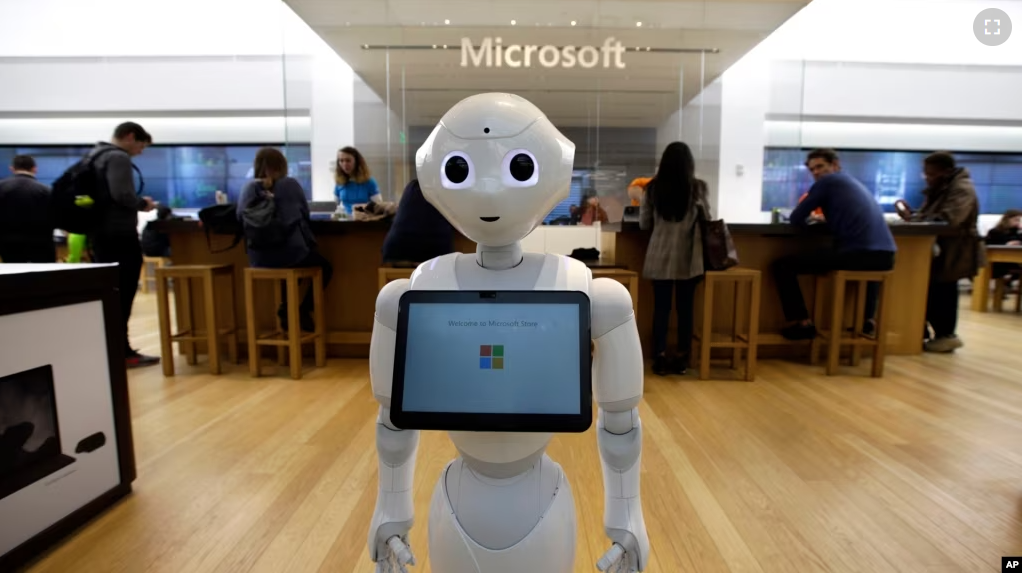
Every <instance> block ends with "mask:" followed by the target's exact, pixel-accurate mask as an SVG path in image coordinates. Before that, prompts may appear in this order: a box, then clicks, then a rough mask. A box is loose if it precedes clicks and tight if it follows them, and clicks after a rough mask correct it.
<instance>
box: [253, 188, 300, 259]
mask: <svg viewBox="0 0 1023 574" xmlns="http://www.w3.org/2000/svg"><path fill="white" fill-rule="evenodd" d="M242 224H243V225H242V227H243V228H244V232H245V245H246V247H248V248H249V249H255V250H257V251H258V250H260V249H274V248H276V247H280V246H281V245H283V244H284V242H285V241H286V240H287V239H288V235H289V234H290V232H291V229H289V227H288V226H287V225H285V224H284V223H283V222H281V220H280V218H278V217H277V204H276V202H274V196H273V194H272V193H270V192H268V191H260V192H259V195H258V196H257V197H256V199H254V200H252V203H250V204H249V205H247V206H246V207H245V209H244V210H243V211H242Z"/></svg>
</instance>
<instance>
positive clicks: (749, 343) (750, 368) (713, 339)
mask: <svg viewBox="0 0 1023 574" xmlns="http://www.w3.org/2000/svg"><path fill="white" fill-rule="evenodd" d="M725 282H729V283H734V285H735V295H734V297H735V298H734V302H733V311H732V313H733V317H732V329H731V333H729V334H717V333H714V331H713V326H714V288H715V287H716V286H717V285H718V284H719V283H725ZM744 284H748V285H749V299H748V303H749V305H748V307H747V308H746V311H747V313H746V314H745V319H746V320H745V323H746V332H745V333H742V332H741V330H740V326H741V323H742V322H743V321H742V319H743V313H741V312H740V302H741V297H740V294H741V293H742V289H741V287H742V285H744ZM759 333H760V271H758V270H756V269H745V268H742V267H733V268H731V269H728V270H727V271H708V272H707V273H706V275H705V276H704V284H703V325H702V328H701V332H700V333H694V334H693V340H695V341H696V342H697V344H698V345H699V348H700V379H703V380H706V379H709V378H710V353H711V350H712V349H714V348H728V349H732V362H731V368H733V369H735V368H738V364H739V361H741V360H742V350H743V349H746V380H747V381H752V380H753V379H754V378H756V375H757V337H758V335H759Z"/></svg>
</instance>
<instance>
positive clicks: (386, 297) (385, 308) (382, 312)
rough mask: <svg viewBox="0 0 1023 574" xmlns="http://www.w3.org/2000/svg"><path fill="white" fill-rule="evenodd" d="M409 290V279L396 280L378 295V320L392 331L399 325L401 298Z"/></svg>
mask: <svg viewBox="0 0 1023 574" xmlns="http://www.w3.org/2000/svg"><path fill="white" fill-rule="evenodd" d="M408 290H409V280H408V279H395V280H394V281H390V282H389V283H387V285H384V288H383V289H381V290H380V292H379V293H377V305H376V317H377V320H378V321H380V322H381V323H383V324H384V325H386V326H388V327H390V328H392V329H394V328H396V327H397V325H398V304H399V301H400V300H401V296H402V295H404V294H405V292H406V291H408Z"/></svg>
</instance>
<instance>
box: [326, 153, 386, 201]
mask: <svg viewBox="0 0 1023 574" xmlns="http://www.w3.org/2000/svg"><path fill="white" fill-rule="evenodd" d="M334 181H335V182H337V185H336V186H335V187H334V197H336V198H337V200H338V202H339V203H341V204H342V205H344V207H345V213H347V214H348V215H349V216H351V215H352V208H353V207H354V206H356V205H358V204H360V203H369V202H370V201H377V200H378V199H380V198H379V195H380V190H378V189H377V182H376V180H375V179H373V178H372V177H370V176H369V166H367V165H366V160H365V159H363V158H362V154H361V153H359V150H357V149H355V148H353V147H344V148H341V150H340V151H338V152H337V163H336V165H335V166H334Z"/></svg>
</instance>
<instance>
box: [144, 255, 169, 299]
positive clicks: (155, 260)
mask: <svg viewBox="0 0 1023 574" xmlns="http://www.w3.org/2000/svg"><path fill="white" fill-rule="evenodd" d="M170 264H171V260H170V258H169V257H149V256H148V255H143V256H142V270H141V271H140V272H139V283H140V284H141V285H140V287H141V288H142V292H143V293H149V281H150V280H153V281H154V282H155V281H156V270H157V269H160V268H161V267H167V266H169V265H170ZM150 265H152V266H153V274H152V275H150V274H149V266H150Z"/></svg>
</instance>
